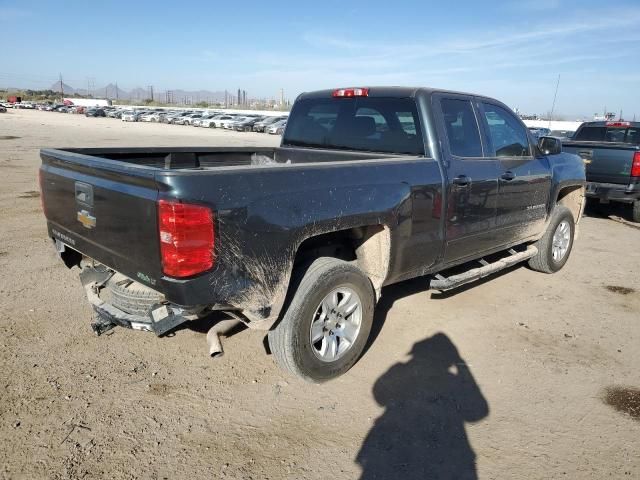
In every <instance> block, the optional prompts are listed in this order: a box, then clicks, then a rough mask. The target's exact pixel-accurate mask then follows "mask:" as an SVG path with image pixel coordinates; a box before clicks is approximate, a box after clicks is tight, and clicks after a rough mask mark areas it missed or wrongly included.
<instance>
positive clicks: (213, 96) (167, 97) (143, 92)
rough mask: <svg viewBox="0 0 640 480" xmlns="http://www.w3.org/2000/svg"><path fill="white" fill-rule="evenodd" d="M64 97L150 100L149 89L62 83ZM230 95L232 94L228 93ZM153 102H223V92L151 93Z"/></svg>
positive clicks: (172, 91) (52, 86) (55, 86)
mask: <svg viewBox="0 0 640 480" xmlns="http://www.w3.org/2000/svg"><path fill="white" fill-rule="evenodd" d="M62 88H63V89H64V93H65V95H74V94H77V95H82V96H90V97H95V98H108V99H110V100H115V99H122V100H140V101H142V100H146V99H147V98H151V89H144V88H134V89H133V90H129V91H127V90H123V89H121V88H120V87H116V85H114V84H113V83H110V84H108V85H105V86H104V87H97V88H93V89H91V90H90V91H89V92H88V91H87V89H86V88H84V89H83V88H73V87H72V86H71V85H67V84H66V83H64V82H63V83H62ZM50 89H51V90H53V91H55V92H58V91H60V82H55V83H54V84H53V85H51V87H50ZM229 95H232V92H229ZM153 98H154V100H157V101H160V102H167V101H172V102H175V103H186V100H188V101H189V102H188V103H198V102H202V101H206V102H210V103H213V102H223V101H224V92H212V91H210V90H196V91H190V90H170V91H158V90H154V92H153Z"/></svg>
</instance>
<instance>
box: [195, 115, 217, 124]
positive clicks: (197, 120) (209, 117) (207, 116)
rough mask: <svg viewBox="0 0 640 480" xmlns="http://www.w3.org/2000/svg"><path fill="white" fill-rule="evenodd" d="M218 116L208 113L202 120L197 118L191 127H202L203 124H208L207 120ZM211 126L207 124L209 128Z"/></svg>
mask: <svg viewBox="0 0 640 480" xmlns="http://www.w3.org/2000/svg"><path fill="white" fill-rule="evenodd" d="M215 116H216V114H215V113H208V114H206V115H203V116H202V117H200V118H196V119H195V120H194V121H193V122H191V125H192V126H194V127H202V126H203V125H202V122H206V121H207V120H211V119H212V118H213V117H215ZM208 126H209V125H208V124H207V127H208Z"/></svg>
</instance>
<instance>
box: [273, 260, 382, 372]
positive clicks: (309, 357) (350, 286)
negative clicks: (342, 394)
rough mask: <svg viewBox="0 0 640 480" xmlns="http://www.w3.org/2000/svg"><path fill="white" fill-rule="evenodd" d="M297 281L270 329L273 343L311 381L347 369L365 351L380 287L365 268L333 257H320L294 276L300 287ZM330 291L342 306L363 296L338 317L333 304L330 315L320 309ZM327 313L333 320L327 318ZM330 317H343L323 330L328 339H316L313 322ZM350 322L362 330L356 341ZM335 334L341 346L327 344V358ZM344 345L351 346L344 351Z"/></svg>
mask: <svg viewBox="0 0 640 480" xmlns="http://www.w3.org/2000/svg"><path fill="white" fill-rule="evenodd" d="M294 277H295V275H294ZM296 284H297V288H296V289H295V293H294V294H293V297H292V298H291V301H290V303H289V305H288V307H287V308H286V312H285V314H284V316H283V318H282V320H281V321H280V323H279V324H278V325H277V326H276V327H275V328H274V329H273V330H271V331H270V332H269V334H268V338H269V346H270V348H271V352H272V354H273V356H274V358H275V360H276V363H277V364H278V366H279V367H280V368H282V369H283V370H285V371H287V372H289V373H291V374H293V375H295V376H297V377H299V378H302V379H303V380H306V381H308V382H311V383H322V382H325V381H327V380H330V379H332V378H336V377H338V376H340V375H342V374H343V373H345V372H347V371H348V370H349V369H350V368H351V367H352V366H353V365H354V364H355V363H356V361H357V360H358V358H359V357H360V355H361V354H362V351H363V350H364V347H365V345H366V342H367V339H368V337H369V333H370V331H371V324H372V323H373V311H374V308H375V293H374V291H373V287H372V285H371V282H370V280H369V278H368V277H367V276H366V275H365V274H364V273H363V272H362V271H361V270H360V269H358V268H357V267H355V266H353V265H351V264H350V263H347V262H345V261H342V260H338V259H335V258H328V257H323V258H318V259H316V260H315V261H314V262H313V263H312V264H311V265H310V266H309V268H308V269H307V270H306V271H305V272H303V275H302V278H301V279H300V280H299V282H297V281H296V280H295V279H294V280H293V287H294V288H295V285H296ZM336 292H338V293H337V294H336ZM339 292H343V295H342V296H340V293H339ZM344 292H351V293H346V294H344ZM353 293H355V294H356V296H355V297H354V296H353ZM334 295H335V297H334ZM330 297H333V298H335V299H337V300H338V301H336V302H335V303H334V305H337V306H336V310H337V311H340V310H339V308H340V305H341V304H342V302H343V301H344V303H345V305H349V304H351V303H356V302H357V300H359V302H357V303H358V306H357V308H355V309H354V310H353V311H352V312H351V313H346V314H344V315H343V316H340V317H338V316H337V314H334V310H333V308H332V309H331V313H329V315H327V316H325V314H324V312H323V313H319V312H321V309H323V308H324V306H325V301H327V299H328V298H330ZM345 299H346V300H345ZM350 299H351V300H350ZM329 303H331V301H329ZM343 308H344V307H343ZM345 310H346V309H345ZM323 317H324V318H325V319H328V320H326V321H325V322H322V321H321V320H322V318H323ZM327 321H330V322H337V323H335V324H334V325H333V326H332V327H331V328H332V329H333V330H328V329H327V330H326V331H325V329H324V328H322V329H321V330H320V332H319V333H320V334H321V335H323V336H321V337H320V338H321V339H322V340H319V341H317V342H316V343H315V344H312V339H311V334H312V331H311V325H312V323H314V322H315V324H316V325H319V324H323V325H324V324H326V322H327ZM340 322H342V323H340ZM347 322H349V325H350V327H351V328H350V330H351V331H352V332H353V329H355V330H356V331H355V333H354V334H353V335H352V336H351V339H352V342H349V341H347V340H345V339H346V338H347V337H348V336H347V335H346V329H345V327H346V325H347ZM356 322H357V323H356ZM334 332H335V335H334ZM331 337H333V340H332V341H333V342H334V343H333V345H336V347H335V349H333V350H332V348H331V347H329V346H327V347H326V349H325V352H329V353H328V355H329V356H328V357H326V358H325V359H324V360H322V359H321V356H322V348H323V347H324V346H325V342H326V344H327V345H329V344H330V342H331ZM342 347H345V350H344V351H343V352H340V348H342ZM331 352H333V353H335V355H331ZM331 356H335V360H330V359H329V358H330V357H331Z"/></svg>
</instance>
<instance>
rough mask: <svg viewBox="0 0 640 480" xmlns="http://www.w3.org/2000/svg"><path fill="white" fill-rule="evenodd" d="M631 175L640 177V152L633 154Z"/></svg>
mask: <svg viewBox="0 0 640 480" xmlns="http://www.w3.org/2000/svg"><path fill="white" fill-rule="evenodd" d="M631 176H632V177H640V152H636V153H634V154H633V163H632V164H631Z"/></svg>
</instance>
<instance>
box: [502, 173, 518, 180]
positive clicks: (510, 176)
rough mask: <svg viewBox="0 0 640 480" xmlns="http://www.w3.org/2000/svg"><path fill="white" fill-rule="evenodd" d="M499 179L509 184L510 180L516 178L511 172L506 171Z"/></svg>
mask: <svg viewBox="0 0 640 480" xmlns="http://www.w3.org/2000/svg"><path fill="white" fill-rule="evenodd" d="M500 178H501V179H502V180H506V181H507V182H510V181H511V180H513V179H514V178H516V174H515V173H513V172H511V171H507V172H504V173H503V174H502V175H500Z"/></svg>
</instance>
